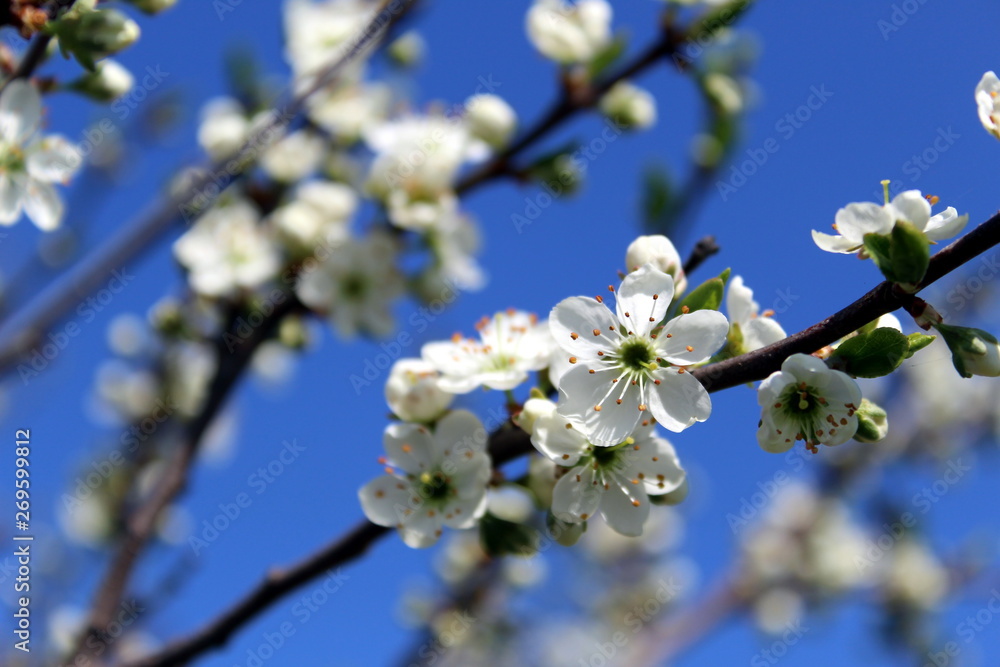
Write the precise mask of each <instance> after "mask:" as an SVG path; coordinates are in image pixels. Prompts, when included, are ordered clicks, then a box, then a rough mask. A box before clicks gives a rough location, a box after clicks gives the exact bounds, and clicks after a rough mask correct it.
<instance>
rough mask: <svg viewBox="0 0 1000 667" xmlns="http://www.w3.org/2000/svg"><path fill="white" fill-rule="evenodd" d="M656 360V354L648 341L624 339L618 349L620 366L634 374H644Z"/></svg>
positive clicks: (635, 338)
mask: <svg viewBox="0 0 1000 667" xmlns="http://www.w3.org/2000/svg"><path fill="white" fill-rule="evenodd" d="M655 359H656V352H655V351H654V350H653V347H652V346H651V345H650V344H649V342H648V341H646V340H644V339H642V338H638V337H632V338H629V339H626V340H625V341H624V342H623V343H622V344H621V345H620V346H619V347H618V360H619V363H620V364H621V366H622V367H623V368H625V369H627V370H630V371H633V372H636V373H645V372H646V371H648V370H651V369H650V365H651V364H652V363H653V361H654V360H655Z"/></svg>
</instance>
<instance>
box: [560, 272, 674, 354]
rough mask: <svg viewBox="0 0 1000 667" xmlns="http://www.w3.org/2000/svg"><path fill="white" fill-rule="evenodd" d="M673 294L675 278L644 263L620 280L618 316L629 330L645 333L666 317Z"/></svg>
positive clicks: (639, 333)
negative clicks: (626, 324)
mask: <svg viewBox="0 0 1000 667" xmlns="http://www.w3.org/2000/svg"><path fill="white" fill-rule="evenodd" d="M673 296H674V279H673V278H672V277H671V276H670V274H667V273H664V272H663V271H660V270H659V269H657V268H654V267H653V265H652V264H644V265H643V266H642V267H641V268H639V270H638V271H633V272H632V273H630V274H628V275H627V276H625V279H624V280H623V281H622V285H621V288H620V289H619V290H618V294H617V295H616V299H615V305H616V306H617V308H618V319H619V320H621V322H622V324H624V323H626V322H627V323H628V326H629V331H630V332H631V333H634V334H635V335H637V336H645V335H646V334H648V333H649V332H650V331H652V329H653V327H655V326H656V325H657V324H659V323H660V321H661V320H662V319H663V318H664V317H665V316H666V314H667V307H668V306H669V305H670V300H671V299H672V298H673ZM557 340H558V339H557Z"/></svg>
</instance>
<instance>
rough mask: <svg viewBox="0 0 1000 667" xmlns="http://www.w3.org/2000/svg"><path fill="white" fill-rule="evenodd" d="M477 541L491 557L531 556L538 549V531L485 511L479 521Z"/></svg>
mask: <svg viewBox="0 0 1000 667" xmlns="http://www.w3.org/2000/svg"><path fill="white" fill-rule="evenodd" d="M479 542H480V544H481V545H482V547H483V551H485V552H486V553H487V554H489V555H490V556H493V557H499V556H532V555H534V554H535V552H536V551H537V550H538V531H536V530H535V529H534V528H532V527H530V526H525V525H523V524H520V523H513V522H511V521H505V520H503V519H499V518H497V517H496V516H494V515H492V514H490V513H489V512H487V513H486V514H485V515H484V516H483V518H482V519H481V520H480V522H479Z"/></svg>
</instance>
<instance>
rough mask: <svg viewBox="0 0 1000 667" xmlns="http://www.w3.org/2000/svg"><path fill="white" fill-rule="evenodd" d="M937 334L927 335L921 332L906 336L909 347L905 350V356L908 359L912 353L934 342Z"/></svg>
mask: <svg viewBox="0 0 1000 667" xmlns="http://www.w3.org/2000/svg"><path fill="white" fill-rule="evenodd" d="M935 338H937V336H928V335H927V334H922V333H919V332H918V333H912V334H910V335H909V336H907V337H906V340H907V342H908V343H909V344H910V349H908V350H907V351H906V358H907V359H909V358H910V357H912V356H913V355H914V354H916V353H917V352H919V351H920V350H922V349H924V348H925V347H927V346H928V345H930V344H931V343H933V342H934V339H935Z"/></svg>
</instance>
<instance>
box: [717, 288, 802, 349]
mask: <svg viewBox="0 0 1000 667" xmlns="http://www.w3.org/2000/svg"><path fill="white" fill-rule="evenodd" d="M726 312H727V313H728V315H729V322H730V326H731V327H732V328H733V330H734V331H738V332H739V335H737V336H735V337H734V338H735V339H736V340H739V341H741V343H740V345H739V349H736V350H733V352H734V353H735V354H745V353H747V352H753V351H754V350H759V349H760V348H762V347H767V346H768V345H771V344H772V343H777V342H778V341H779V340H782V339H783V338H785V337H786V336H787V335H788V334H786V333H785V330H784V329H782V328H781V325H780V324H778V323H777V322H776V321H775V320H774V318H772V317H771V315H773V313H772V312H771V311H765V312H764V314H763V315H762V316H761V315H760V304H758V303H757V302H756V301H754V299H753V290H751V289H750V288H749V287H746V286H745V285H744V284H743V277H742V276H733V277H732V278H731V279H730V280H729V293H728V294H727V295H726Z"/></svg>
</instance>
